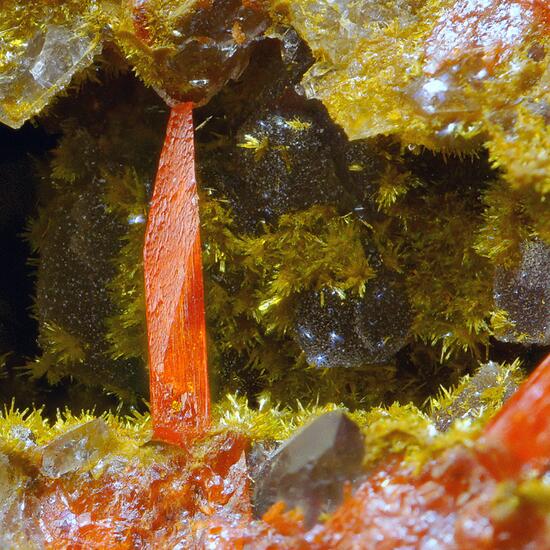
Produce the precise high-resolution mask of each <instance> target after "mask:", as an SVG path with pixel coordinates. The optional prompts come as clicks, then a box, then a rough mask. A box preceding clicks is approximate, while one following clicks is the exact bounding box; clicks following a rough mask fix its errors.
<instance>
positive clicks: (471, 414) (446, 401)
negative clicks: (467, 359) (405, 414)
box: [432, 362, 521, 431]
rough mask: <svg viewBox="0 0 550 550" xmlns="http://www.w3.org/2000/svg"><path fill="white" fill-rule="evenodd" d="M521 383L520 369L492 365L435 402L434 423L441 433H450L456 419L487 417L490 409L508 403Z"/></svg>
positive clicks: (489, 364) (491, 363)
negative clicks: (484, 415)
mask: <svg viewBox="0 0 550 550" xmlns="http://www.w3.org/2000/svg"><path fill="white" fill-rule="evenodd" d="M520 381H521V376H520V375H519V373H518V369H517V368H514V369H510V368H505V367H503V366H501V365H499V364H497V363H494V362H489V363H487V364H486V365H483V366H482V367H480V368H479V369H478V370H477V371H476V372H475V373H474V374H473V375H472V376H471V377H466V378H465V379H464V380H462V382H461V383H460V385H459V387H458V388H456V390H454V391H453V392H452V393H451V394H447V395H445V396H443V397H442V398H441V399H439V400H435V401H434V403H436V404H437V409H436V410H434V411H433V413H432V418H433V420H434V424H435V425H436V427H437V429H438V430H440V431H446V430H448V429H449V428H450V426H451V425H452V423H453V422H454V421H455V420H462V421H473V420H474V419H475V418H478V417H479V416H482V415H483V414H485V413H486V412H487V408H488V407H494V406H495V404H496V403H498V406H500V405H501V404H502V403H504V402H505V401H506V400H507V399H508V398H509V397H510V396H511V395H513V393H514V392H515V391H516V389H517V388H518V385H519V382H520Z"/></svg>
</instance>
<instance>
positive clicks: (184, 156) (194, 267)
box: [144, 103, 210, 445]
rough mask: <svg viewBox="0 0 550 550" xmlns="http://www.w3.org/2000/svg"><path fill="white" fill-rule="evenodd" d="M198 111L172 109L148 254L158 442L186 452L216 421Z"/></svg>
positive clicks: (151, 214)
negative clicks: (197, 154)
mask: <svg viewBox="0 0 550 550" xmlns="http://www.w3.org/2000/svg"><path fill="white" fill-rule="evenodd" d="M194 158H195V157H194V141H193V116H192V104H191V103H184V104H180V105H177V106H176V107H174V108H173V109H172V112H171V115H170V120H169V122H168V128H167V130H166V138H165V142H164V147H163V150H162V153H161V157H160V162H159V168H158V172H157V178H156V182H155V189H154V193H153V199H152V202H151V208H150V212H149V218H148V223H147V232H146V237H145V247H144V263H145V293H146V308H147V332H148V338H149V361H150V362H149V364H150V385H151V414H152V418H153V430H154V437H155V438H156V439H158V440H162V441H165V442H168V443H174V444H180V445H181V444H183V443H185V442H186V441H189V440H190V439H192V438H194V437H196V436H197V435H200V434H201V433H203V432H204V431H205V429H206V428H207V426H208V423H209V416H210V395H209V387H208V372H207V359H206V328H205V318H204V289H203V279H202V261H201V242H200V234H199V204H198V195H197V184H196V179H195V160H194Z"/></svg>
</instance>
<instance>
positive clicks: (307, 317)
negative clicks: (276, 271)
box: [295, 270, 412, 367]
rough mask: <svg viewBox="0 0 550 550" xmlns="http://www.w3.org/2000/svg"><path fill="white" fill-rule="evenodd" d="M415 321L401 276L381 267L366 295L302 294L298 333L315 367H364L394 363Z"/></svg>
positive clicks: (296, 331) (297, 324) (298, 312)
mask: <svg viewBox="0 0 550 550" xmlns="http://www.w3.org/2000/svg"><path fill="white" fill-rule="evenodd" d="M411 321H412V314H411V310H410V305H409V302H408V300H407V296H406V293H405V290H404V286H403V281H402V280H401V277H400V276H398V275H396V274H394V273H391V272H388V271H386V270H382V271H381V272H380V274H379V275H378V276H377V277H376V278H375V279H374V280H371V281H369V282H368V283H367V285H366V289H365V294H364V296H363V297H362V298H345V299H342V298H341V297H340V296H339V294H338V293H337V292H336V291H334V290H332V291H325V292H323V296H321V293H320V292H310V293H307V294H303V295H302V297H301V301H300V303H299V305H298V309H297V311H296V330H295V335H296V339H297V341H298V343H299V345H300V347H301V348H302V350H303V351H304V353H305V354H306V358H307V361H308V363H310V364H312V365H315V366H317V367H360V366H362V365H367V364H373V363H374V364H376V363H384V362H387V361H389V360H390V359H391V358H392V357H393V356H394V355H395V353H397V352H398V351H399V350H400V349H401V348H402V347H403V346H404V345H405V344H406V343H407V339H408V335H409V329H410V325H411Z"/></svg>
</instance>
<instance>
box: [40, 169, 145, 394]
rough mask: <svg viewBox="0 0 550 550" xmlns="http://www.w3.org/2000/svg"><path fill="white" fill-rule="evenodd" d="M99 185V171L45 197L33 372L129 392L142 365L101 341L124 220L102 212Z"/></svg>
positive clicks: (141, 379) (139, 381) (111, 308)
mask: <svg viewBox="0 0 550 550" xmlns="http://www.w3.org/2000/svg"><path fill="white" fill-rule="evenodd" d="M105 192H106V188H105V181H104V180H102V179H94V180H93V181H90V182H79V183H78V184H75V186H74V187H73V189H72V190H71V192H64V193H58V194H56V195H54V196H53V198H52V201H51V202H50V203H49V204H48V208H49V209H50V211H56V212H57V213H58V216H57V218H56V219H55V220H47V221H45V220H44V219H42V221H45V223H46V225H45V226H41V227H42V231H43V233H42V235H41V237H40V240H41V248H40V251H41V257H42V259H43V260H42V261H41V263H40V266H39V270H38V281H37V291H36V292H37V295H36V304H37V306H36V307H37V312H38V313H37V317H38V319H39V322H40V337H39V340H40V344H41V346H42V348H43V350H44V354H43V356H42V357H41V358H40V359H39V360H38V362H37V363H36V365H34V369H35V370H34V372H35V375H36V376H39V375H44V374H47V375H48V377H49V378H50V380H51V381H52V382H57V381H59V380H60V379H61V378H62V377H64V376H76V377H77V378H79V379H81V380H82V381H84V382H85V383H87V384H89V385H94V384H97V383H98V382H99V381H100V380H101V384H103V385H104V386H105V387H108V388H110V389H111V390H112V391H113V390H116V391H119V392H120V393H121V395H122V394H123V395H125V396H126V398H129V399H132V394H133V393H134V388H135V389H138V391H139V392H140V393H142V392H143V391H144V389H143V386H145V384H146V376H145V372H144V369H143V367H142V366H141V365H140V364H139V363H138V362H137V361H136V360H119V361H116V360H113V359H111V358H110V357H109V348H108V343H107V341H106V327H105V324H104V323H105V319H106V318H107V317H109V315H113V314H114V312H115V311H116V309H115V305H114V304H113V302H112V300H111V297H110V295H109V292H108V283H109V281H110V280H111V278H112V277H113V276H114V274H115V266H114V264H113V258H114V257H116V254H117V253H118V251H119V250H120V247H121V245H122V241H121V237H122V235H123V234H124V230H125V228H124V225H123V224H122V223H121V222H120V220H118V219H117V218H116V217H115V216H113V215H112V214H111V213H109V211H108V208H107V205H106V203H105V199H104V194H105ZM106 364H109V365H110V368H105V365H106ZM123 380H124V381H123ZM134 395H135V394H134Z"/></svg>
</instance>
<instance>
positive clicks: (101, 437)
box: [41, 418, 111, 478]
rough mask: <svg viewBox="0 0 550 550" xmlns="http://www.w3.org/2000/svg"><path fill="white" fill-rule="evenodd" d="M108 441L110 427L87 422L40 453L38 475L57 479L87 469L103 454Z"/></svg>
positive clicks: (101, 423) (96, 421)
mask: <svg viewBox="0 0 550 550" xmlns="http://www.w3.org/2000/svg"><path fill="white" fill-rule="evenodd" d="M110 439H111V433H110V430H109V427H108V426H107V424H106V423H105V421H104V420H103V419H101V418H96V419H95V420H91V421H90V422H86V423H85V424H82V425H81V426H78V427H77V428H74V429H72V430H70V431H68V432H66V433H64V434H63V435H61V436H59V437H58V438H57V439H54V440H53V441H51V442H50V443H48V444H47V445H46V446H45V447H44V448H43V449H42V465H41V472H42V474H43V475H45V476H47V477H51V478H58V477H60V476H62V475H65V474H68V473H70V472H76V471H78V470H81V469H82V468H85V467H88V466H90V465H92V462H93V461H94V460H96V459H98V458H99V457H100V456H101V455H102V454H103V453H104V452H105V449H106V448H107V446H108V444H109V441H110Z"/></svg>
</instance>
